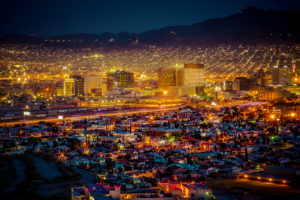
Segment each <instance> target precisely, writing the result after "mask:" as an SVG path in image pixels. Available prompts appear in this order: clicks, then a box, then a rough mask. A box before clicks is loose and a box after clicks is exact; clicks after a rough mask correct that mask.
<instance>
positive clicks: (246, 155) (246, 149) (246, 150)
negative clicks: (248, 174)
mask: <svg viewBox="0 0 300 200" xmlns="http://www.w3.org/2000/svg"><path fill="white" fill-rule="evenodd" d="M245 161H247V162H248V148H247V146H245Z"/></svg>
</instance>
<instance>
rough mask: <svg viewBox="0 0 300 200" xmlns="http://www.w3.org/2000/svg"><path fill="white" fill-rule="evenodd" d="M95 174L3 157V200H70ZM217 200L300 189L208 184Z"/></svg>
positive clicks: (243, 182)
mask: <svg viewBox="0 0 300 200" xmlns="http://www.w3.org/2000/svg"><path fill="white" fill-rule="evenodd" d="M94 177H95V176H93V175H91V174H90V173H89V172H87V171H85V170H82V169H74V168H68V167H65V166H63V165H62V164H60V163H57V162H55V161H54V160H53V158H52V157H51V155H44V156H38V155H32V154H25V155H18V156H1V157H0V199H1V200H2V199H3V200H24V199H41V200H50V199H56V200H69V199H71V194H70V188H71V186H75V185H81V184H84V183H93V182H94V181H95V180H94ZM204 183H205V184H206V185H207V186H209V187H211V188H212V189H213V194H214V195H215V196H216V198H217V199H218V200H268V199H270V200H271V199H272V200H276V199H284V200H299V199H300V188H294V187H291V186H288V185H283V184H274V183H265V182H260V181H251V180H247V179H217V180H213V181H205V182H204Z"/></svg>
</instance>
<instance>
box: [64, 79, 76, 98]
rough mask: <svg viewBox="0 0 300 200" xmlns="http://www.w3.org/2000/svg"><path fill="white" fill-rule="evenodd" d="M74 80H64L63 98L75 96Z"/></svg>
mask: <svg viewBox="0 0 300 200" xmlns="http://www.w3.org/2000/svg"><path fill="white" fill-rule="evenodd" d="M74 83H75V82H74V79H72V78H66V79H64V90H63V94H64V96H65V97H71V96H74V95H75V84H74Z"/></svg>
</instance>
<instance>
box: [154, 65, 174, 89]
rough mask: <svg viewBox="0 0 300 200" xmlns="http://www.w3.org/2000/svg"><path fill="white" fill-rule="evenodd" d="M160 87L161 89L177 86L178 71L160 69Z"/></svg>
mask: <svg viewBox="0 0 300 200" xmlns="http://www.w3.org/2000/svg"><path fill="white" fill-rule="evenodd" d="M158 86H159V87H160V88H165V87H169V86H176V69H175V68H159V69H158Z"/></svg>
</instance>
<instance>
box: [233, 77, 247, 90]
mask: <svg viewBox="0 0 300 200" xmlns="http://www.w3.org/2000/svg"><path fill="white" fill-rule="evenodd" d="M232 88H233V90H238V91H249V90H250V89H251V80H250V79H248V78H245V77H237V78H235V80H234V82H233V84H232Z"/></svg>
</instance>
